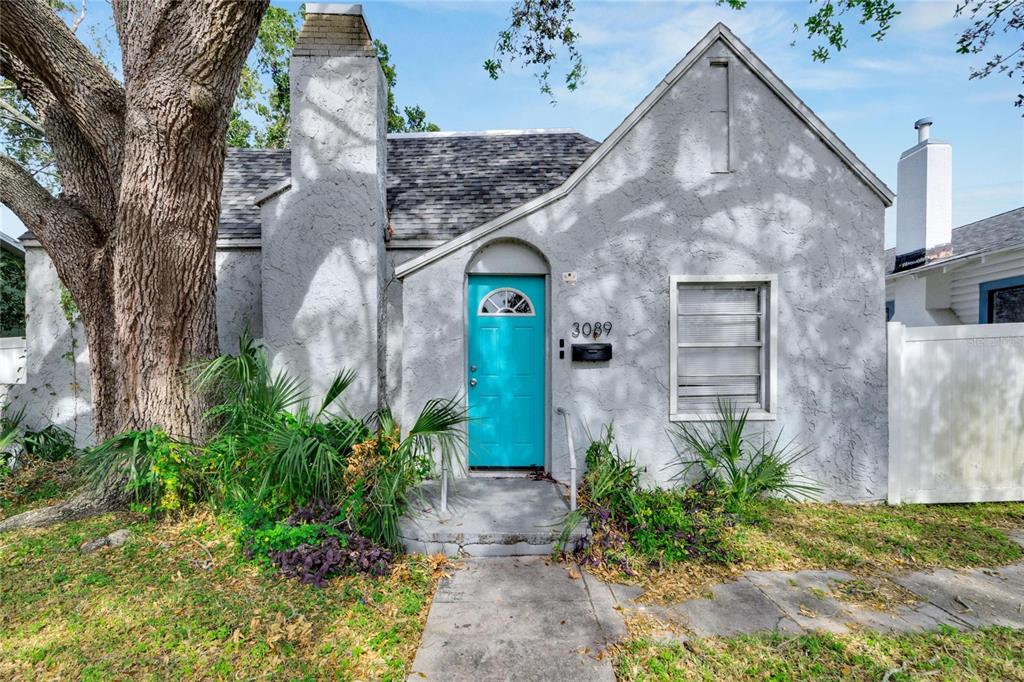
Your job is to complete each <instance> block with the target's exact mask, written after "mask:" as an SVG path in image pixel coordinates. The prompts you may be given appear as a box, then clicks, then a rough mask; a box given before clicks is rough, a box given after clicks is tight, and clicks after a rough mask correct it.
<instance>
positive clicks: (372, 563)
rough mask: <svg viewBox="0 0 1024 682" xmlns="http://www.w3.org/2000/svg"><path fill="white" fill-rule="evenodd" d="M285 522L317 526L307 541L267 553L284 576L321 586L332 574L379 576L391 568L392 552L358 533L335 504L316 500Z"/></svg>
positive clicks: (287, 523)
mask: <svg viewBox="0 0 1024 682" xmlns="http://www.w3.org/2000/svg"><path fill="white" fill-rule="evenodd" d="M284 525H286V526H291V527H294V528H300V527H302V526H311V527H313V526H315V527H316V528H317V529H318V530H317V532H316V533H315V538H313V539H311V540H310V541H307V542H303V543H301V544H299V545H297V546H295V547H293V548H289V549H279V550H270V551H269V552H268V553H267V555H268V556H269V557H270V560H271V562H272V563H273V564H274V565H275V566H277V567H278V569H280V571H281V574H282V575H284V576H287V577H290V578H298V579H299V581H301V582H303V583H305V584H307V585H315V586H316V587H324V586H325V585H326V584H327V580H328V579H330V578H333V577H335V576H339V575H352V574H355V573H365V574H367V575H374V576H382V575H387V573H388V571H389V570H390V567H391V561H392V559H393V558H394V556H393V555H392V553H391V551H389V550H387V549H385V548H384V547H381V546H380V545H378V544H376V543H375V542H373V541H372V540H370V539H369V538H367V537H365V536H363V535H360V534H359V533H357V532H356V531H355V530H354V529H353V528H352V525H351V523H350V522H349V521H348V520H347V519H345V518H344V517H342V516H340V512H339V509H338V508H337V507H335V506H332V505H329V504H326V503H323V502H315V503H313V504H310V505H307V506H305V507H300V508H299V509H297V510H296V511H295V512H294V513H293V514H292V515H291V516H289V517H288V518H287V519H285V521H284Z"/></svg>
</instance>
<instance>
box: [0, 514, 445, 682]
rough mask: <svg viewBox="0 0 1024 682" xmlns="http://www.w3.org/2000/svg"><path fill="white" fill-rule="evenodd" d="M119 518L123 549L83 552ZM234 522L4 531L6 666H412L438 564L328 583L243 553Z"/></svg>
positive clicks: (38, 673) (49, 673) (104, 669)
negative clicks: (281, 572)
mask: <svg viewBox="0 0 1024 682" xmlns="http://www.w3.org/2000/svg"><path fill="white" fill-rule="evenodd" d="M124 527H128V528H130V529H131V530H132V532H133V534H134V538H133V540H132V541H130V542H129V543H128V544H127V545H125V546H124V547H122V548H120V549H106V550H101V551H99V552H96V553H94V554H89V555H82V554H80V553H79V552H78V549H77V548H78V546H79V545H80V544H81V543H82V542H83V541H85V540H88V539H92V538H95V537H98V536H100V535H102V534H105V533H108V532H110V531H112V530H115V529H118V528H124ZM233 530H234V529H233V528H231V527H230V526H229V524H228V523H227V522H226V521H224V520H218V519H216V518H214V517H212V516H210V515H199V516H191V517H185V518H183V519H181V520H179V521H176V522H175V521H164V522H160V523H156V522H152V521H148V520H145V519H140V518H138V517H128V516H121V517H116V516H113V515H107V516H103V517H99V518H96V519H91V520H87V521H81V522H76V523H69V524H65V525H63V526H60V527H56V528H52V529H47V530H41V531H17V532H12V533H8V534H5V535H0V678H2V679H10V678H19V679H52V678H58V677H60V678H71V679H96V680H100V679H103V680H106V679H112V678H113V679H182V678H185V679H188V678H233V679H234V678H243V679H252V678H256V677H270V678H275V679H312V678H325V677H326V678H332V679H395V680H399V679H404V678H405V676H406V674H407V672H408V667H409V664H410V663H411V660H412V657H413V655H414V654H415V651H416V648H417V646H418V644H419V638H420V634H421V632H422V628H423V622H424V620H425V618H426V611H427V608H428V607H429V603H430V599H431V595H432V593H433V589H434V587H435V585H436V581H437V577H438V575H439V572H440V567H439V566H438V565H437V564H436V563H434V562H432V561H431V560H428V559H426V558H423V557H415V556H413V557H408V558H405V559H403V560H401V561H400V562H399V563H398V564H397V565H396V566H395V569H394V570H393V572H392V575H391V576H390V577H388V578H383V579H372V578H364V577H352V578H342V579H337V580H334V581H332V583H331V585H330V586H329V587H328V588H326V589H322V590H321V589H316V588H313V587H308V586H304V585H301V584H299V583H297V582H296V581H293V580H283V579H280V578H278V577H276V576H274V575H272V574H270V573H268V572H265V571H261V570H260V569H258V568H257V567H256V566H254V565H253V564H252V563H251V562H247V561H245V560H244V559H242V558H241V557H240V556H239V554H238V551H237V549H236V545H235V543H234V541H233V534H232V532H233ZM211 558H212V562H211Z"/></svg>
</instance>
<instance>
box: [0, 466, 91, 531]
mask: <svg viewBox="0 0 1024 682" xmlns="http://www.w3.org/2000/svg"><path fill="white" fill-rule="evenodd" d="M71 469H72V463H71V462H70V461H62V462H44V461H36V462H33V464H32V465H31V466H26V467H23V468H21V469H19V470H18V471H16V472H14V473H11V472H10V470H8V469H6V467H4V468H0V518H7V517H8V516H13V515H14V514H17V513H19V512H22V511H25V510H27V509H32V508H34V507H40V506H46V505H47V504H51V503H53V502H54V501H56V500H58V499H60V498H62V497H66V496H67V495H68V494H69V493H70V492H71V491H72V490H74V489H75V488H76V487H77V486H78V485H79V481H78V479H77V478H76V477H75V476H74V474H73V473H72V470H71Z"/></svg>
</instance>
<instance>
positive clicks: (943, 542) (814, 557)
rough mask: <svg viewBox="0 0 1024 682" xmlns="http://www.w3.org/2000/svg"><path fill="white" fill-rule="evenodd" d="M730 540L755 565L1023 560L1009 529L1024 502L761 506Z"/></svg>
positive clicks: (1019, 518)
mask: <svg viewBox="0 0 1024 682" xmlns="http://www.w3.org/2000/svg"><path fill="white" fill-rule="evenodd" d="M761 515H762V519H761V520H760V521H758V522H755V523H754V524H751V525H743V526H741V527H740V528H739V529H738V532H737V535H736V537H735V538H734V542H733V544H734V546H735V548H736V550H737V552H738V555H739V557H740V559H741V561H743V562H745V563H749V564H751V565H752V567H758V568H771V567H775V566H786V565H787V564H792V565H794V566H795V567H800V568H832V569H845V570H858V569H872V570H879V571H893V570H902V569H921V568H938V567H945V568H968V567H973V566H997V565H1003V564H1007V563H1011V562H1014V561H1018V560H1020V559H1021V555H1022V551H1021V547H1020V545H1018V544H1017V543H1015V542H1013V541H1011V540H1010V539H1008V538H1007V536H1006V532H1005V531H1007V530H1021V529H1024V504H1018V503H1005V504H957V505H905V506H901V507H889V506H886V505H873V506H850V505H839V504H785V503H781V502H772V503H764V504H763V506H762V508H761Z"/></svg>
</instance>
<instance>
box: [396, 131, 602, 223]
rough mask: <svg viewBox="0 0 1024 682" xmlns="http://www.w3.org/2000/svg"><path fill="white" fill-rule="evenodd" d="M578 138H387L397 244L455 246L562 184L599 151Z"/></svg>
mask: <svg viewBox="0 0 1024 682" xmlns="http://www.w3.org/2000/svg"><path fill="white" fill-rule="evenodd" d="M597 147H598V143H597V142H595V141H594V140H591V139H590V138H588V137H585V136H583V135H580V134H579V133H577V132H575V131H571V130H560V131H547V132H529V131H524V132H521V133H504V132H494V133H488V134H470V135H462V134H445V133H440V134H425V135H418V134H411V135H391V136H389V137H388V210H389V211H390V213H391V227H392V229H393V230H394V237H395V238H398V239H451V238H452V237H455V236H458V235H460V234H462V233H463V232H466V231H467V230H469V229H471V228H473V227H476V226H477V225H481V224H483V223H485V222H487V221H488V220H490V219H492V218H495V217H497V216H499V215H501V214H502V213H505V212H506V211H509V210H511V209H513V208H515V207H516V206H519V205H520V204H522V203H525V202H526V201H529V200H530V199H532V198H534V197H536V196H538V195H540V194H543V193H545V192H547V191H550V190H552V189H554V188H555V187H557V186H558V185H560V184H562V182H564V181H565V179H566V178H567V177H569V175H571V174H572V172H573V171H574V170H576V168H578V167H579V165H580V164H581V163H583V161H584V160H585V159H586V158H587V157H588V156H590V154H591V152H593V151H594V150H595V149H597Z"/></svg>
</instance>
